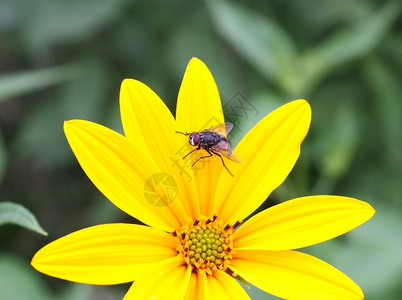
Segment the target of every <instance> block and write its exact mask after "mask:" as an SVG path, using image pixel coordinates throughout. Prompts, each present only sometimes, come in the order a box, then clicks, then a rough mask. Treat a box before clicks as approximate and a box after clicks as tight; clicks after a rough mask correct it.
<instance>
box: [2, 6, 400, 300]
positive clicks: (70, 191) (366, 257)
mask: <svg viewBox="0 0 402 300" xmlns="http://www.w3.org/2000/svg"><path fill="white" fill-rule="evenodd" d="M400 4H401V3H400V2H398V1H380V0H371V1H363V0H355V1H351V0H339V1H332V0H307V1H290V0H287V1H283V0H282V1H280V0H276V1H262V0H261V1H236V2H234V1H230V2H229V1H220V0H219V1H217V0H216V1H213V0H210V1H175V0H168V1H129V0H113V1H110V0H88V1H78V0H71V1H62V0H57V1H56V0H36V1H32V0H15V1H11V0H10V1H7V0H3V1H0V180H1V186H0V203H1V202H4V201H11V202H15V203H19V204H22V205H23V206H24V207H26V208H27V209H29V210H30V211H31V212H32V213H33V214H34V215H35V216H36V218H37V220H38V221H39V223H40V224H41V225H42V227H43V228H44V230H46V231H47V232H48V233H49V235H48V236H47V237H46V236H42V235H39V234H37V233H35V232H33V231H29V230H27V229H25V228H22V227H19V226H16V225H3V226H1V227H0V299H12V300H20V299H22V300H26V299H40V300H46V299H66V300H67V299H74V300H76V299H77V300H80V299H100V300H102V299H105V300H106V299H121V298H122V296H123V295H124V293H125V291H126V290H127V288H128V286H127V285H120V286H88V285H79V284H73V283H69V282H66V281H61V280H58V279H54V278H49V277H47V276H45V275H42V274H40V273H38V272H36V271H35V270H33V269H32V268H31V266H30V265H29V262H30V259H31V257H32V256H33V254H34V253H35V252H36V251H37V250H38V249H39V248H41V247H42V246H43V245H45V244H47V243H48V242H50V241H52V240H54V239H56V238H58V237H60V236H62V235H65V234H67V233H70V232H72V231H75V230H78V229H81V228H84V227H87V226H91V225H94V224H100V223H107V222H133V220H132V219H131V218H130V217H128V216H126V215H125V214H124V213H122V212H120V211H119V210H118V209H117V208H115V207H114V206H113V205H112V204H110V203H109V201H108V200H107V199H105V198H104V197H103V196H102V195H101V194H100V193H99V192H98V191H97V190H96V188H95V187H94V186H93V185H92V184H91V182H90V181H89V180H88V179H87V178H86V176H85V174H84V173H83V172H82V170H81V169H80V167H79V165H78V163H77V162H76V159H75V157H74V156H73V154H72V152H71V150H70V148H69V146H68V144H67V142H66V140H65V137H64V134H63V129H62V127H63V121H64V120H67V119H71V118H82V119H87V120H91V121H95V122H98V123H100V124H103V125H106V126H108V127H111V128H113V129H115V130H117V131H120V132H121V131H122V130H121V123H120V117H119V107H118V93H119V88H120V83H121V81H122V79H124V78H127V77H128V78H135V79H138V80H140V81H142V82H144V83H146V84H147V85H148V86H150V87H151V88H152V89H153V90H154V91H156V92H157V93H158V94H159V96H160V97H161V98H162V99H164V101H165V103H166V104H167V105H168V106H169V107H170V109H171V110H172V111H173V112H174V111H175V105H176V97H177V92H178V89H179V86H180V83H181V79H182V76H183V73H184V70H185V67H186V65H187V63H188V61H189V60H190V58H191V57H193V56H196V57H198V58H200V59H201V60H203V61H204V62H205V63H206V64H207V66H208V67H209V68H210V70H211V72H212V74H213V75H214V77H215V80H216V82H217V85H218V87H219V90H220V94H221V98H222V102H223V105H224V108H225V113H226V115H227V116H228V119H230V120H231V121H234V122H236V125H237V128H238V129H237V130H236V131H235V130H234V131H233V136H232V137H231V138H232V140H233V142H234V143H237V142H238V141H239V139H240V138H241V137H242V136H243V135H244V134H245V133H246V132H247V131H248V130H249V129H250V128H251V127H252V126H253V125H254V124H256V122H258V121H259V120H260V119H261V118H262V117H264V116H265V115H266V114H267V113H269V112H270V111H271V110H273V109H274V108H276V107H278V106H280V105H281V104H284V103H286V102H288V101H290V100H293V99H297V98H305V99H308V101H309V102H310V104H311V106H312V111H313V119H312V124H311V129H310V132H309V134H308V136H307V138H306V140H305V142H304V143H303V145H302V153H301V157H300V159H299V161H298V163H297V165H296V167H295V169H294V170H293V172H292V173H291V175H290V176H289V177H288V179H287V180H286V182H285V183H284V184H283V185H282V186H281V187H280V188H279V189H278V190H277V191H275V192H274V193H273V194H272V195H271V196H270V198H269V199H268V201H266V203H265V204H264V207H262V208H265V207H268V206H270V205H272V204H274V203H279V202H281V201H285V200H288V199H291V198H293V197H297V196H304V195H311V194H339V195H347V196H351V197H355V198H358V199H362V200H364V201H367V202H369V203H370V204H371V205H373V206H374V208H375V209H376V210H377V213H376V215H375V216H374V218H373V219H372V220H370V221H369V222H368V223H367V224H364V225H363V226H361V227H360V228H358V229H356V230H353V231H352V232H351V233H349V234H347V235H345V236H342V237H340V238H337V239H335V240H331V241H329V242H325V243H322V244H320V245H316V246H314V247H310V248H307V249H305V251H306V252H308V253H312V254H314V255H316V256H318V257H320V258H322V259H324V260H325V261H327V262H329V263H331V264H332V265H334V266H336V267H337V268H339V269H340V270H342V271H343V272H345V273H346V274H347V275H349V276H350V277H351V278H353V279H354V280H355V282H356V283H358V284H359V285H360V287H361V288H362V289H363V291H364V293H365V295H366V299H391V300H392V299H395V300H396V299H401V298H402V258H401V253H402V218H401V216H402V200H401V195H402V184H401V180H402V174H401V170H402V157H401V150H402V135H401V128H402V121H401V115H402V99H401V95H402V93H401V78H402V74H401V73H402V72H401V70H402V30H401V29H402V26H401V25H402V22H401V20H402V19H401V5H400ZM236 95H237V96H239V95H241V97H243V99H246V102H245V103H247V104H249V105H250V107H252V108H253V109H252V110H249V111H248V113H247V111H245V110H243V111H241V112H240V116H237V117H236V116H234V115H233V114H231V111H230V109H231V108H232V106H233V105H232V104H233V101H232V100H233V99H236V97H237V96H236ZM231 103H232V104H231ZM233 118H236V119H235V120H233ZM262 208H261V209H262ZM249 293H250V295H251V296H252V298H253V299H276V298H275V297H272V296H270V295H268V294H266V293H264V292H261V291H259V290H258V289H256V288H252V289H251V290H250V291H249Z"/></svg>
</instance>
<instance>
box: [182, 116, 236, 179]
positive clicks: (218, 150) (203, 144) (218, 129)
mask: <svg viewBox="0 0 402 300" xmlns="http://www.w3.org/2000/svg"><path fill="white" fill-rule="evenodd" d="M232 128H233V124H232V123H229V122H226V123H223V124H219V125H217V126H214V127H211V128H209V129H204V130H203V131H201V132H191V133H187V132H180V131H176V133H181V134H183V135H189V139H188V142H189V143H190V145H191V146H196V147H197V148H195V149H193V150H191V151H190V152H189V153H187V154H186V155H185V156H184V157H183V159H185V158H186V157H187V156H188V155H190V154H191V153H193V152H194V151H198V150H200V149H201V148H202V149H204V150H205V151H207V153H208V154H209V155H205V156H201V157H199V158H198V159H197V160H196V161H195V162H194V163H193V164H192V165H191V166H194V165H195V164H196V163H197V162H198V161H199V160H200V159H203V158H208V157H211V156H212V155H213V154H215V155H217V156H219V157H220V158H221V160H222V164H223V166H224V167H225V168H226V170H228V172H229V174H230V175H232V176H233V174H232V173H231V172H230V171H229V169H228V167H227V166H226V165H225V162H224V160H223V158H222V155H223V156H224V157H226V158H228V159H230V160H231V161H234V162H236V163H241V159H240V158H239V157H238V156H237V155H236V154H235V153H234V152H233V150H232V148H231V147H230V141H229V140H228V138H227V137H226V136H227V135H228V133H229V132H230V131H231V130H232Z"/></svg>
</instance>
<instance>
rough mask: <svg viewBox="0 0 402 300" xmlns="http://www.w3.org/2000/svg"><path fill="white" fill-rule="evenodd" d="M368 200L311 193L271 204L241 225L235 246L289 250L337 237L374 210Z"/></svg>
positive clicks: (365, 219)
mask: <svg viewBox="0 0 402 300" xmlns="http://www.w3.org/2000/svg"><path fill="white" fill-rule="evenodd" d="M374 212H375V211H374V209H373V208H372V207H371V206H370V205H369V204H368V203H366V202H363V201H359V200H356V199H353V198H348V197H341V196H310V197H302V198H297V199H293V200H290V201H286V202H283V203H281V204H278V205H275V206H273V207H271V208H268V209H266V210H264V211H262V212H260V213H258V214H257V215H255V216H254V217H252V218H251V219H250V220H248V221H247V222H246V223H245V224H243V225H242V226H240V228H239V229H238V230H236V232H235V234H234V237H233V239H234V247H235V249H239V248H241V249H254V250H289V249H297V248H301V247H306V246H310V245H314V244H317V243H320V242H323V241H326V240H329V239H332V238H334V237H337V236H339V235H341V234H344V233H345V232H348V231H349V230H352V229H353V228H355V227H357V226H359V225H360V224H362V223H364V222H366V221H367V220H368V219H370V218H371V217H372V216H373V214H374Z"/></svg>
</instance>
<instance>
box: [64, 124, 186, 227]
mask: <svg viewBox="0 0 402 300" xmlns="http://www.w3.org/2000/svg"><path fill="white" fill-rule="evenodd" d="M64 132H65V134H66V136H67V140H68V142H69V144H70V146H71V149H72V150H73V152H74V154H75V156H76V157H77V160H78V162H79V163H80V165H81V167H82V169H83V170H84V171H85V173H86V174H87V175H88V177H89V178H90V179H91V181H92V182H93V183H94V184H95V186H96V187H97V188H98V189H99V190H100V191H101V192H102V193H103V194H104V195H105V196H106V197H107V198H108V199H109V200H110V201H112V202H113V203H114V204H115V205H116V206H117V207H119V208H120V209H121V210H123V211H125V212H126V213H128V214H130V215H131V216H133V217H135V218H137V219H139V220H140V221H142V222H144V223H145V224H148V225H150V226H152V227H157V228H160V229H162V230H166V231H171V230H172V229H173V228H175V229H179V228H181V225H180V221H179V220H178V219H177V217H176V213H175V211H174V210H175V208H176V207H177V204H178V203H176V202H178V201H174V200H175V198H172V201H173V202H171V203H166V205H162V206H161V205H159V206H157V205H155V203H154V198H151V197H149V195H148V194H144V191H145V187H146V191H147V192H149V191H151V192H152V191H154V195H156V196H159V197H160V199H164V198H162V197H163V196H164V194H162V192H163V191H159V190H157V188H158V187H157V186H156V185H153V186H152V185H150V184H148V182H149V179H150V178H152V177H151V176H154V175H155V174H158V173H160V172H161V171H160V169H159V168H158V167H157V166H156V165H155V163H154V162H153V160H151V159H150V157H149V156H147V155H146V154H145V153H143V152H142V151H141V150H140V149H138V148H137V147H136V146H135V145H134V144H133V143H132V142H131V141H130V140H128V139H127V138H125V137H123V136H121V135H120V134H118V133H116V132H114V131H112V130H110V129H108V128H106V127H103V126H101V125H98V124H95V123H92V122H88V121H82V120H71V121H67V122H65V125H64ZM147 180H148V182H147ZM156 196H155V197H156Z"/></svg>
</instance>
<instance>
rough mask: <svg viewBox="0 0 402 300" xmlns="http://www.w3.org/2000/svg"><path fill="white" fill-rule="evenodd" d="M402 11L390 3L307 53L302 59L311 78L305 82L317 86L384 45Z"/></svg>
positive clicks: (306, 72) (396, 5)
mask: <svg viewBox="0 0 402 300" xmlns="http://www.w3.org/2000/svg"><path fill="white" fill-rule="evenodd" d="M400 11H401V6H400V5H399V4H397V3H396V2H393V1H389V2H388V3H387V4H386V5H384V7H383V8H382V9H381V10H379V11H378V12H375V13H373V15H371V16H369V17H367V18H365V19H363V20H361V21H359V22H358V23H356V24H352V25H350V26H349V27H347V28H345V29H343V30H341V31H339V32H338V33H336V34H334V35H332V36H330V37H329V38H328V39H327V40H325V41H324V42H323V43H321V45H318V46H316V47H315V48H314V49H312V50H311V52H308V53H306V55H305V56H304V58H303V60H304V62H303V65H304V67H303V69H304V70H305V74H306V75H307V76H308V78H309V80H307V81H306V82H308V84H309V85H310V86H314V85H316V84H317V83H318V82H319V81H320V80H321V79H322V78H323V77H325V76H326V75H327V74H328V73H330V72H331V71H332V70H333V68H334V67H335V66H339V65H341V64H345V63H347V62H350V61H351V60H353V59H357V58H359V57H362V56H364V55H366V54H367V53H369V52H370V51H372V50H373V49H374V48H375V47H377V46H378V45H379V44H380V43H381V41H382V40H383V38H384V36H385V35H386V33H387V32H388V31H389V29H390V27H391V25H392V23H393V22H394V21H395V20H396V19H397V17H398V16H399V14H400ZM306 84H307V83H306Z"/></svg>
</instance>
